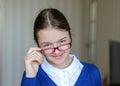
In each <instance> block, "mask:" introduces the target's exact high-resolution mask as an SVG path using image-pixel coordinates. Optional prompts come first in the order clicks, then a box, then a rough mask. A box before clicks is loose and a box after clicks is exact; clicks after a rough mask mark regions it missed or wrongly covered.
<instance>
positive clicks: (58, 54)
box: [37, 27, 71, 68]
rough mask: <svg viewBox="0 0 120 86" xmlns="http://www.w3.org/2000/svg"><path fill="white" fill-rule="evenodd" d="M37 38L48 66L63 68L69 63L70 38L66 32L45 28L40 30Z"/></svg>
mask: <svg viewBox="0 0 120 86" xmlns="http://www.w3.org/2000/svg"><path fill="white" fill-rule="evenodd" d="M37 36H38V44H39V46H40V48H42V54H43V55H44V56H45V57H46V59H47V61H48V62H49V63H50V64H52V65H53V66H55V67H58V68H64V67H66V66H68V65H69V64H70V63H71V58H69V53H70V48H71V43H70V42H71V38H70V35H69V32H68V31H65V30H58V29H55V28H53V27H47V28H45V29H43V30H40V31H39V32H38V34H37Z"/></svg>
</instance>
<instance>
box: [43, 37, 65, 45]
mask: <svg viewBox="0 0 120 86" xmlns="http://www.w3.org/2000/svg"><path fill="white" fill-rule="evenodd" d="M66 38H67V37H63V38H61V39H59V40H58V41H57V42H59V41H60V40H63V39H66ZM42 44H52V42H42V43H41V45H42Z"/></svg>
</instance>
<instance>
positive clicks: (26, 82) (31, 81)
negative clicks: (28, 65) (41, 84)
mask: <svg viewBox="0 0 120 86" xmlns="http://www.w3.org/2000/svg"><path fill="white" fill-rule="evenodd" d="M21 86H36V77H34V78H28V77H26V76H25V72H24V73H23V77H22V81H21Z"/></svg>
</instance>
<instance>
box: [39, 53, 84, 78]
mask: <svg viewBox="0 0 120 86" xmlns="http://www.w3.org/2000/svg"><path fill="white" fill-rule="evenodd" d="M70 57H71V58H72V59H73V61H72V63H71V64H70V65H69V66H68V67H66V68H64V69H59V68H56V67H54V66H52V65H51V64H49V63H48V62H47V60H46V59H45V60H44V62H43V64H42V65H41V67H42V69H43V70H44V71H45V72H46V73H47V74H48V75H50V76H52V77H54V76H56V75H58V74H59V73H60V72H61V71H63V70H64V71H67V72H68V73H70V74H71V75H73V74H74V73H75V72H76V71H77V70H82V68H83V65H82V64H81V63H80V61H79V60H78V59H77V57H76V56H75V55H73V54H70Z"/></svg>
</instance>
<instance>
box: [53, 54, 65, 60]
mask: <svg viewBox="0 0 120 86" xmlns="http://www.w3.org/2000/svg"><path fill="white" fill-rule="evenodd" d="M52 57H54V58H57V59H60V58H62V57H63V54H60V55H52Z"/></svg>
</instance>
